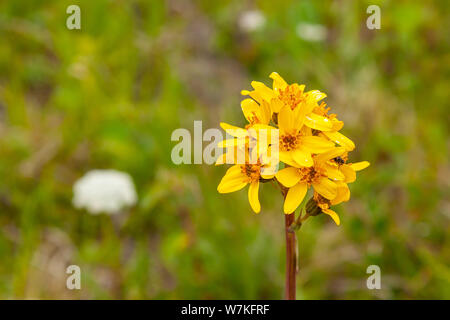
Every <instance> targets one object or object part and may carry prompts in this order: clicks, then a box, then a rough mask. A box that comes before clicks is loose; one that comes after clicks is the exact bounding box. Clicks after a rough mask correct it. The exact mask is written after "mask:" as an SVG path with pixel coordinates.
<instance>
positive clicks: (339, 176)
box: [325, 164, 345, 181]
mask: <svg viewBox="0 0 450 320" xmlns="http://www.w3.org/2000/svg"><path fill="white" fill-rule="evenodd" d="M325 170H326V171H327V176H328V178H330V179H331V180H339V181H340V180H344V179H345V176H344V174H343V173H342V172H341V171H340V170H339V168H338V167H337V166H335V165H330V164H326V165H325Z"/></svg>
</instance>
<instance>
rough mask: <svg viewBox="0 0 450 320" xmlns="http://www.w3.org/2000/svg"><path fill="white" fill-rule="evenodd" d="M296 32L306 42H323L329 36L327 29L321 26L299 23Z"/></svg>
mask: <svg viewBox="0 0 450 320" xmlns="http://www.w3.org/2000/svg"><path fill="white" fill-rule="evenodd" d="M296 32H297V36H299V37H300V38H302V39H303V40H306V41H323V40H325V38H326V36H327V28H326V27H324V26H323V25H320V24H311V23H299V24H298V25H297V28H296Z"/></svg>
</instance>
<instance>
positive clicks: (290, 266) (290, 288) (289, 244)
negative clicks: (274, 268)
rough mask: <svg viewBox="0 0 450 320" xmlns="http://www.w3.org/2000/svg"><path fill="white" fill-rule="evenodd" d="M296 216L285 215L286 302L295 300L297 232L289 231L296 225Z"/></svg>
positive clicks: (292, 214)
mask: <svg viewBox="0 0 450 320" xmlns="http://www.w3.org/2000/svg"><path fill="white" fill-rule="evenodd" d="M294 220H295V214H294V213H291V214H285V215H284V226H285V233H286V290H285V297H286V300H295V273H296V268H297V259H296V256H295V232H293V231H291V230H289V227H290V226H291V224H292V223H294Z"/></svg>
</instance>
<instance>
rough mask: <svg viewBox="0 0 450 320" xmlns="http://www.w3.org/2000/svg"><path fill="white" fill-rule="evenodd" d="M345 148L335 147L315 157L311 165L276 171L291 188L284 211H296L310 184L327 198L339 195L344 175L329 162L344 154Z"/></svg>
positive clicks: (280, 178) (282, 181)
mask: <svg viewBox="0 0 450 320" xmlns="http://www.w3.org/2000/svg"><path fill="white" fill-rule="evenodd" d="M344 152H345V149H344V148H342V147H340V148H334V149H333V150H330V151H328V152H326V153H323V154H321V155H315V156H314V157H313V162H314V163H313V165H312V166H310V167H300V168H298V167H288V168H285V169H283V170H280V171H279V172H277V173H276V175H275V177H276V178H277V180H278V181H279V182H280V183H281V184H282V185H283V186H285V187H287V188H289V190H288V192H287V194H286V199H285V201H284V213H292V212H294V211H295V210H296V209H297V207H298V206H299V205H300V203H301V202H302V201H303V198H304V197H305V195H306V191H307V190H308V188H309V187H310V186H312V187H313V188H314V190H315V191H316V192H317V193H319V194H320V195H321V196H323V197H324V198H325V199H328V200H333V199H334V198H336V196H337V195H338V184H337V183H336V181H343V180H344V179H345V177H344V175H343V174H342V173H341V172H340V171H339V170H337V169H336V168H335V167H333V166H332V165H330V164H329V163H328V161H329V160H331V159H333V158H335V157H337V156H339V155H340V154H343V153H344Z"/></svg>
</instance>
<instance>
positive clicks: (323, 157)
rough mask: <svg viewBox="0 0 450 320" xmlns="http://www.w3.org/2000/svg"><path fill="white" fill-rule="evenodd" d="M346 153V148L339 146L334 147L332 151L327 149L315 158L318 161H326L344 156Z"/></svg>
mask: <svg viewBox="0 0 450 320" xmlns="http://www.w3.org/2000/svg"><path fill="white" fill-rule="evenodd" d="M344 153H345V148H343V147H337V148H333V149H332V150H330V151H327V152H325V153H321V154H318V155H317V156H316V157H315V158H314V159H315V160H316V161H318V162H325V161H328V160H330V159H333V158H336V157H339V156H342V155H343V154H344Z"/></svg>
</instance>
